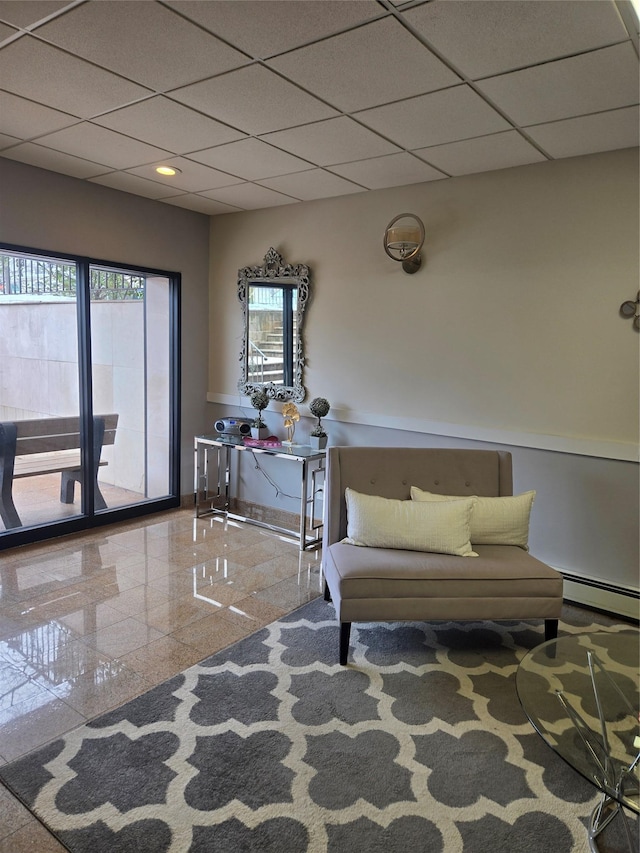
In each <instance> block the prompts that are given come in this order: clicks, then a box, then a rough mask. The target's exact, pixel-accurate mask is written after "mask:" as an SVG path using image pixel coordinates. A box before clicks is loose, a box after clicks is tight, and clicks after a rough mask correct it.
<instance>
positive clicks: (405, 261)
mask: <svg viewBox="0 0 640 853" xmlns="http://www.w3.org/2000/svg"><path fill="white" fill-rule="evenodd" d="M423 245H424V225H423V224H422V220H421V219H419V218H418V217H417V216H415V215H414V214H413V213H401V214H400V215H399V216H395V217H394V218H393V219H392V220H391V222H390V223H389V224H388V225H387V227H386V228H385V230H384V250H385V252H386V253H387V255H389V257H390V258H392V259H393V260H394V261H401V262H402V269H403V270H404V271H405V272H406V273H410V274H411V273H414V272H417V271H418V270H419V269H420V264H421V263H422V258H421V257H420V250H421V249H422V246H423Z"/></svg>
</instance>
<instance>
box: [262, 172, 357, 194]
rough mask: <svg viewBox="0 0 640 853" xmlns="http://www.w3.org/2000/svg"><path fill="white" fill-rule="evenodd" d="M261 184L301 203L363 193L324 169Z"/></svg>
mask: <svg viewBox="0 0 640 853" xmlns="http://www.w3.org/2000/svg"><path fill="white" fill-rule="evenodd" d="M260 183H261V184H263V185H264V186H266V187H272V188H273V189H275V190H279V191H280V192H283V193H288V194H289V195H292V196H294V197H295V198H298V199H300V200H301V201H312V200H313V199H317V198H328V197H332V196H339V195H348V194H349V193H361V192H363V187H358V186H356V185H355V184H352V183H350V182H349V181H345V180H343V179H342V178H340V177H338V175H332V174H331V173H330V172H326V171H325V170H324V169H310V170H309V171H307V172H296V174H295V175H282V176H281V177H279V178H268V179H267V180H265V181H260Z"/></svg>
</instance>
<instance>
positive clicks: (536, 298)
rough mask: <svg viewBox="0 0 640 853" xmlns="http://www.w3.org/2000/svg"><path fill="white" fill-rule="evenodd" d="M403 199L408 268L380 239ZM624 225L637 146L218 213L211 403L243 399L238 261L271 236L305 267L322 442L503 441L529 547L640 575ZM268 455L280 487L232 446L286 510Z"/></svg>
mask: <svg viewBox="0 0 640 853" xmlns="http://www.w3.org/2000/svg"><path fill="white" fill-rule="evenodd" d="M406 211H409V212H413V213H416V214H418V215H419V216H420V217H421V218H422V219H423V221H424V223H425V227H426V232H427V237H426V244H425V250H424V261H423V268H422V269H421V270H420V271H419V272H418V273H417V274H415V275H413V276H409V275H406V274H404V273H403V272H402V270H401V268H400V265H399V264H396V263H394V262H393V261H391V260H390V259H388V258H387V257H386V255H385V254H384V251H383V249H382V233H383V231H384V227H385V225H386V223H387V222H388V221H389V220H390V219H391V218H392V217H393V216H395V215H396V214H398V213H402V212H406ZM638 230H639V226H638V151H637V149H633V150H625V151H619V152H612V153H607V154H600V155H593V156H587V157H579V158H573V159H567V160H560V161H557V162H552V163H544V164H536V165H532V166H525V167H519V168H513V169H507V170H503V171H500V172H493V173H486V174H481V175H470V176H465V177H460V178H455V179H448V180H443V181H435V182H431V183H425V184H420V185H417V186H410V187H401V188H394V189H389V190H381V191H376V192H370V193H363V194H357V195H352V196H344V197H341V198H337V199H329V200H320V201H317V202H308V203H304V204H294V205H288V206H285V207H280V208H272V209H269V210H264V211H254V212H247V213H239V214H233V215H225V216H218V217H215V218H213V219H212V221H211V283H210V287H211V303H210V304H211V308H210V312H211V313H210V329H211V336H210V344H209V400H210V401H211V403H212V404H213V405H212V406H211V411H212V415H211V417H212V418H214V417H216V416H218V415H219V414H220V413H224V412H226V413H239V412H240V411H242V412H244V413H250V411H251V410H250V406H249V405H248V401H247V399H246V398H243V397H240V396H239V395H238V392H237V388H236V383H237V380H238V375H239V374H238V354H239V352H240V341H241V335H242V328H241V311H240V306H239V303H238V302H237V299H236V278H237V270H238V268H240V267H243V266H246V265H253V264H258V263H260V262H261V261H262V258H263V256H264V254H265V252H266V251H267V250H268V248H269V247H270V246H274V247H275V248H276V249H277V250H278V251H280V252H281V254H282V255H283V256H284V257H285V259H286V260H287V261H289V262H292V263H299V262H304V263H308V264H309V265H310V267H311V270H312V274H313V295H312V300H311V304H310V307H309V310H308V316H307V320H306V331H305V340H306V354H307V368H306V373H305V384H306V386H307V388H308V392H309V398H310V397H313V396H317V395H322V396H326V397H327V398H328V399H329V400H330V402H331V404H332V411H331V413H330V415H329V418H328V419H327V421H326V424H325V425H326V426H327V427H328V431H329V433H330V442H331V443H333V444H410V445H426V446H474V445H475V446H477V445H478V442H481V443H482V445H481V446H487V447H489V446H499V447H506V448H507V449H510V450H512V452H513V453H514V469H515V477H516V483H515V487H516V490H524V489H527V488H535V489H536V490H537V491H538V500H537V502H536V506H535V507H534V515H533V521H532V537H531V544H532V550H533V552H534V553H537V554H538V555H539V556H540V557H541V558H542V559H545V560H546V561H548V562H550V563H551V564H552V565H556V566H557V567H558V568H561V569H563V570H565V571H566V572H567V573H570V574H574V575H576V576H578V577H582V578H587V579H590V580H592V579H595V580H596V581H597V582H598V583H600V584H603V585H606V584H612V585H613V586H614V587H623V588H630V589H635V590H637V589H638V586H639V584H638V465H637V459H638V413H639V400H638V396H639V352H640V348H639V344H640V335H638V334H637V333H636V332H634V331H633V329H632V327H631V321H630V320H625V319H623V318H621V317H620V316H619V313H618V312H619V306H620V304H621V303H622V302H623V301H625V300H628V299H634V298H635V295H636V293H637V291H638V286H639V261H638ZM276 408H277V407H276ZM273 409H274V406H273V405H272V406H271V408H270V410H269V411H267V413H266V415H267V422H268V424H269V426H270V428H271V429H272V431H274V432H276V433H279V434H280V435H283V430H282V425H281V424H282V421H281V418H280V416H279V415H278V413H277V411H273ZM301 410H302V411H303V412H304V405H303V406H301ZM310 426H311V421H305V422H304V423H303V424H301V426H300V427H299V434H302V435H303V436H304V435H305V434H308V431H309V427H310ZM261 461H262V460H261ZM267 473H268V475H269V477H270V478H272V479H273V480H274V482H275V483H276V485H277V487H278V490H277V492H276V489H275V488H273V487H272V486H270V484H269V483H268V481H267V480H266V478H264V477H262V476H261V475H260V474H259V473H255V472H253V470H252V468H251V466H250V465H249V463H248V462H247V463H246V464H243V467H242V470H241V472H240V477H239V480H238V489H239V492H240V495H241V496H242V497H245V498H246V499H247V500H252V499H255V500H256V501H257V502H259V503H269V504H271V505H273V506H276V507H280V508H283V509H289V510H295V508H296V502H295V501H293V500H289V499H288V498H287V497H286V495H285V493H288V494H295V493H296V492H295V489H296V483H295V480H294V479H293V478H291V477H286V476H285V472H283V471H282V470H281V469H280V468H278V466H276V465H272V466H270V467H269V470H268V471H267ZM581 590H582V592H584V596H583V598H584V600H586V601H591V603H594V602H593V601H592V599H591V598H590V596H591V591H590V590H591V587H582V588H581ZM573 592H574V593H575V590H574V591H573ZM572 594H573V593H572ZM604 598H605V599H606V595H605V596H604ZM602 603H603V604H604V606H608V604H609V603H610V602H608V600H604V601H603V602H602ZM630 607H631V608H632V610H634V609H635V611H636V612H637V601H635V602H632V603H631V605H630Z"/></svg>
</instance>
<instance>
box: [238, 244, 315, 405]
mask: <svg viewBox="0 0 640 853" xmlns="http://www.w3.org/2000/svg"><path fill="white" fill-rule="evenodd" d="M309 279H310V272H309V267H308V266H307V265H306V264H295V265H294V264H287V263H285V261H284V260H283V258H282V256H281V255H280V254H278V252H276V250H275V249H273V248H271V249H269V251H268V252H267V254H266V255H265V257H264V263H263V265H262V266H256V267H245V268H244V269H240V270H238V299H239V300H240V303H241V305H242V314H243V319H244V333H243V339H242V350H241V351H240V381H239V382H238V388H239V390H240V392H241V393H242V394H246V395H247V396H248V395H250V394H252V393H253V392H254V391H256V390H257V389H258V388H261V389H264V390H265V391H266V392H267V394H268V395H269V396H270V397H273V398H274V399H275V400H293V401H295V402H297V403H299V402H301V401H302V400H304V398H305V394H306V389H305V388H304V386H303V384H302V378H303V377H302V373H303V368H304V348H303V342H302V321H303V317H304V311H305V308H306V305H307V300H308V298H309Z"/></svg>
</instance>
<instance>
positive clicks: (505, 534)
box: [411, 486, 536, 551]
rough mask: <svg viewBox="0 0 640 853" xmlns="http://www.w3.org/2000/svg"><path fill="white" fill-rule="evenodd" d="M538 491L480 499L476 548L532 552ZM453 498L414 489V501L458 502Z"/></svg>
mask: <svg viewBox="0 0 640 853" xmlns="http://www.w3.org/2000/svg"><path fill="white" fill-rule="evenodd" d="M535 496H536V493H535V492H534V491H530V492H523V494H521V495H513V496H505V497H499V498H487V497H478V498H477V501H476V504H475V506H474V507H473V512H472V513H471V522H470V539H471V544H472V545H517V546H518V547H519V548H524V550H525V551H527V550H528V548H529V519H530V516H531V507H532V506H533V501H534V499H535ZM459 499H460V498H458V497H455V496H453V495H438V494H435V493H433V492H425V491H423V490H422V489H419V488H418V487H417V486H411V500H414V501H425V502H431V501H437V502H443V501H457V500H459Z"/></svg>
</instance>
